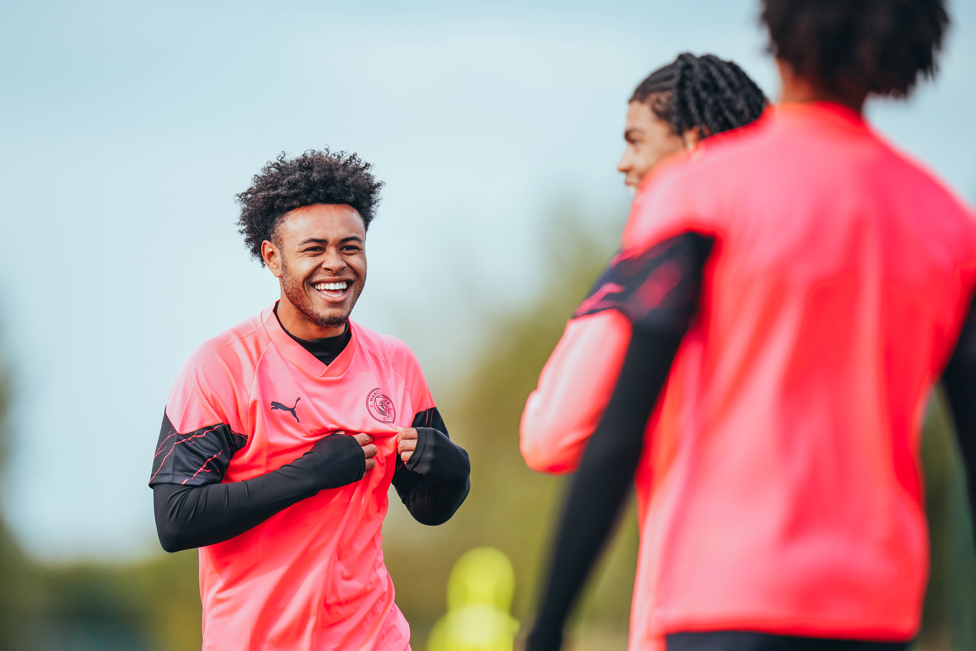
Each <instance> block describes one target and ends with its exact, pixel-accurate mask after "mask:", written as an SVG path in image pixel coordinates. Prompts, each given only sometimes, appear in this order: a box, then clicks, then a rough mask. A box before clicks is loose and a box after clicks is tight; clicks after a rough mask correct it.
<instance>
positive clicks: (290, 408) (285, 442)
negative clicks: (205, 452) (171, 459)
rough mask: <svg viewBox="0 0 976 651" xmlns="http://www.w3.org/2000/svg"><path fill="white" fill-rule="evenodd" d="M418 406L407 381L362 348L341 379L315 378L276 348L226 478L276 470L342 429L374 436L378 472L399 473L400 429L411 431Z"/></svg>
mask: <svg viewBox="0 0 976 651" xmlns="http://www.w3.org/2000/svg"><path fill="white" fill-rule="evenodd" d="M412 408H413V405H412V404H411V400H410V395H409V393H408V389H407V386H406V384H405V382H404V381H403V379H402V378H401V376H400V375H399V374H397V373H396V372H394V370H393V369H392V368H391V367H390V366H389V365H387V364H383V363H377V362H375V361H374V360H373V358H372V357H371V356H369V355H367V354H365V353H364V351H362V350H356V351H355V355H354V358H353V360H352V362H351V363H350V364H349V367H348V368H347V369H346V370H345V372H344V373H342V374H341V375H339V376H335V377H329V376H328V375H326V376H325V377H319V376H315V375H313V374H311V373H309V372H307V371H306V370H304V369H302V368H300V367H298V366H297V365H295V364H294V363H292V362H291V361H290V360H289V359H288V358H287V357H285V356H284V355H283V354H281V353H280V351H272V354H269V355H266V356H265V358H264V359H262V363H261V364H260V365H259V366H258V368H257V369H256V373H255V378H254V383H253V385H252V387H251V391H250V396H249V398H248V404H247V414H248V417H247V423H246V429H247V432H246V434H247V435H248V443H247V445H246V446H245V447H244V449H242V450H240V451H238V452H237V453H236V454H235V455H234V458H233V459H232V460H231V463H230V466H229V467H228V471H227V474H226V476H225V480H228V481H240V480H241V479H248V478H251V477H255V476H259V475H261V474H264V473H266V472H270V471H273V470H276V469H278V468H280V467H281V466H283V465H285V464H287V463H290V462H291V461H293V460H294V459H296V458H298V457H300V456H301V455H302V454H304V453H305V452H307V451H308V450H309V449H310V448H311V447H312V445H314V443H315V442H316V441H318V440H320V439H321V438H323V437H325V436H329V435H331V434H333V433H335V432H337V431H342V432H345V433H347V434H357V433H361V432H362V433H366V434H369V435H370V436H372V437H373V438H374V443H375V445H376V446H377V448H378V449H379V452H378V454H377V456H376V461H377V466H378V467H377V469H376V470H378V471H379V472H375V474H376V475H386V474H390V475H391V476H392V470H391V471H390V472H389V473H387V472H386V467H387V466H391V468H392V465H393V464H394V462H395V454H396V451H395V447H396V434H397V428H398V427H409V426H410V423H411V421H412V419H413V412H412ZM371 474H374V473H373V472H371Z"/></svg>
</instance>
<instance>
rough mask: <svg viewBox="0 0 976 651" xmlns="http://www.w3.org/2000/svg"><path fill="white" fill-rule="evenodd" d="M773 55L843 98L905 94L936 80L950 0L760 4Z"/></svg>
mask: <svg viewBox="0 0 976 651" xmlns="http://www.w3.org/2000/svg"><path fill="white" fill-rule="evenodd" d="M761 20H762V22H763V23H765V24H766V27H767V28H768V29H769V51H770V52H771V53H772V54H773V56H775V57H776V58H777V59H780V60H782V61H784V62H785V63H788V64H789V65H790V66H791V67H792V68H793V71H794V72H795V73H796V74H797V75H798V76H799V77H802V78H804V79H809V80H811V81H812V82H814V83H816V84H818V85H820V86H821V87H822V88H823V89H824V90H826V91H828V92H832V93H835V94H838V95H841V96H848V97H861V98H863V97H866V96H867V95H868V94H874V95H887V96H893V97H907V96H908V94H909V93H911V91H912V89H913V88H914V86H915V83H916V82H917V81H918V78H919V74H921V75H922V76H923V77H931V76H933V75H934V74H935V72H936V68H937V61H936V56H937V54H938V53H939V51H940V50H941V49H942V42H943V39H944V37H945V33H946V31H947V30H948V28H949V14H948V12H947V11H946V0H762V14H761Z"/></svg>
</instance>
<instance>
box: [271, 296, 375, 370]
mask: <svg viewBox="0 0 976 651" xmlns="http://www.w3.org/2000/svg"><path fill="white" fill-rule="evenodd" d="M277 306H278V301H275V302H274V305H272V306H271V307H269V308H267V309H266V310H265V311H264V312H263V313H262V315H261V322H262V324H263V325H264V329H265V331H266V332H267V333H268V336H269V337H270V338H271V341H272V342H273V343H274V345H275V346H277V348H278V349H279V350H280V351H281V352H282V353H283V354H284V355H285V357H287V358H288V359H289V360H290V361H291V362H293V363H294V364H295V365H296V366H298V367H299V368H301V369H303V370H304V371H306V372H307V373H309V374H310V375H314V376H316V377H338V376H341V375H342V374H343V373H345V372H346V369H347V368H349V365H350V364H351V363H352V359H353V356H354V355H355V352H356V347H357V345H358V340H359V334H358V326H357V325H356V324H355V322H353V321H352V319H350V320H349V326H348V327H347V329H346V333H347V336H348V337H349V341H348V342H347V343H346V345H345V346H344V347H343V349H342V351H341V352H340V353H339V354H338V355H337V356H336V358H335V359H334V360H333V361H332V363H331V364H328V365H326V364H324V363H322V361H321V360H319V359H318V358H317V357H316V356H315V355H314V354H312V353H311V352H309V351H308V350H307V349H306V348H305V347H304V346H302V345H301V344H300V343H299V342H298V341H296V339H295V338H293V337H292V335H291V334H289V333H288V331H286V330H285V329H284V328H283V327H282V326H281V324H280V323H279V322H278V316H277V315H276V313H275V309H276V308H277ZM339 336H340V337H342V336H343V335H339Z"/></svg>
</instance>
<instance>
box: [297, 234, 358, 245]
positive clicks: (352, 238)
mask: <svg viewBox="0 0 976 651" xmlns="http://www.w3.org/2000/svg"><path fill="white" fill-rule="evenodd" d="M344 242H359V243H360V244H362V243H363V238H361V237H359V236H358V235H350V236H349V237H344V238H342V239H341V240H339V243H340V244H342V243H344ZM328 243H329V240H327V239H325V238H324V237H306V238H305V239H304V240H301V241H300V242H299V243H298V246H305V245H306V244H328Z"/></svg>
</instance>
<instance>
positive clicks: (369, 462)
mask: <svg viewBox="0 0 976 651" xmlns="http://www.w3.org/2000/svg"><path fill="white" fill-rule="evenodd" d="M375 467H376V459H366V470H367V471H369V470H372V469H373V468H375Z"/></svg>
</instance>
